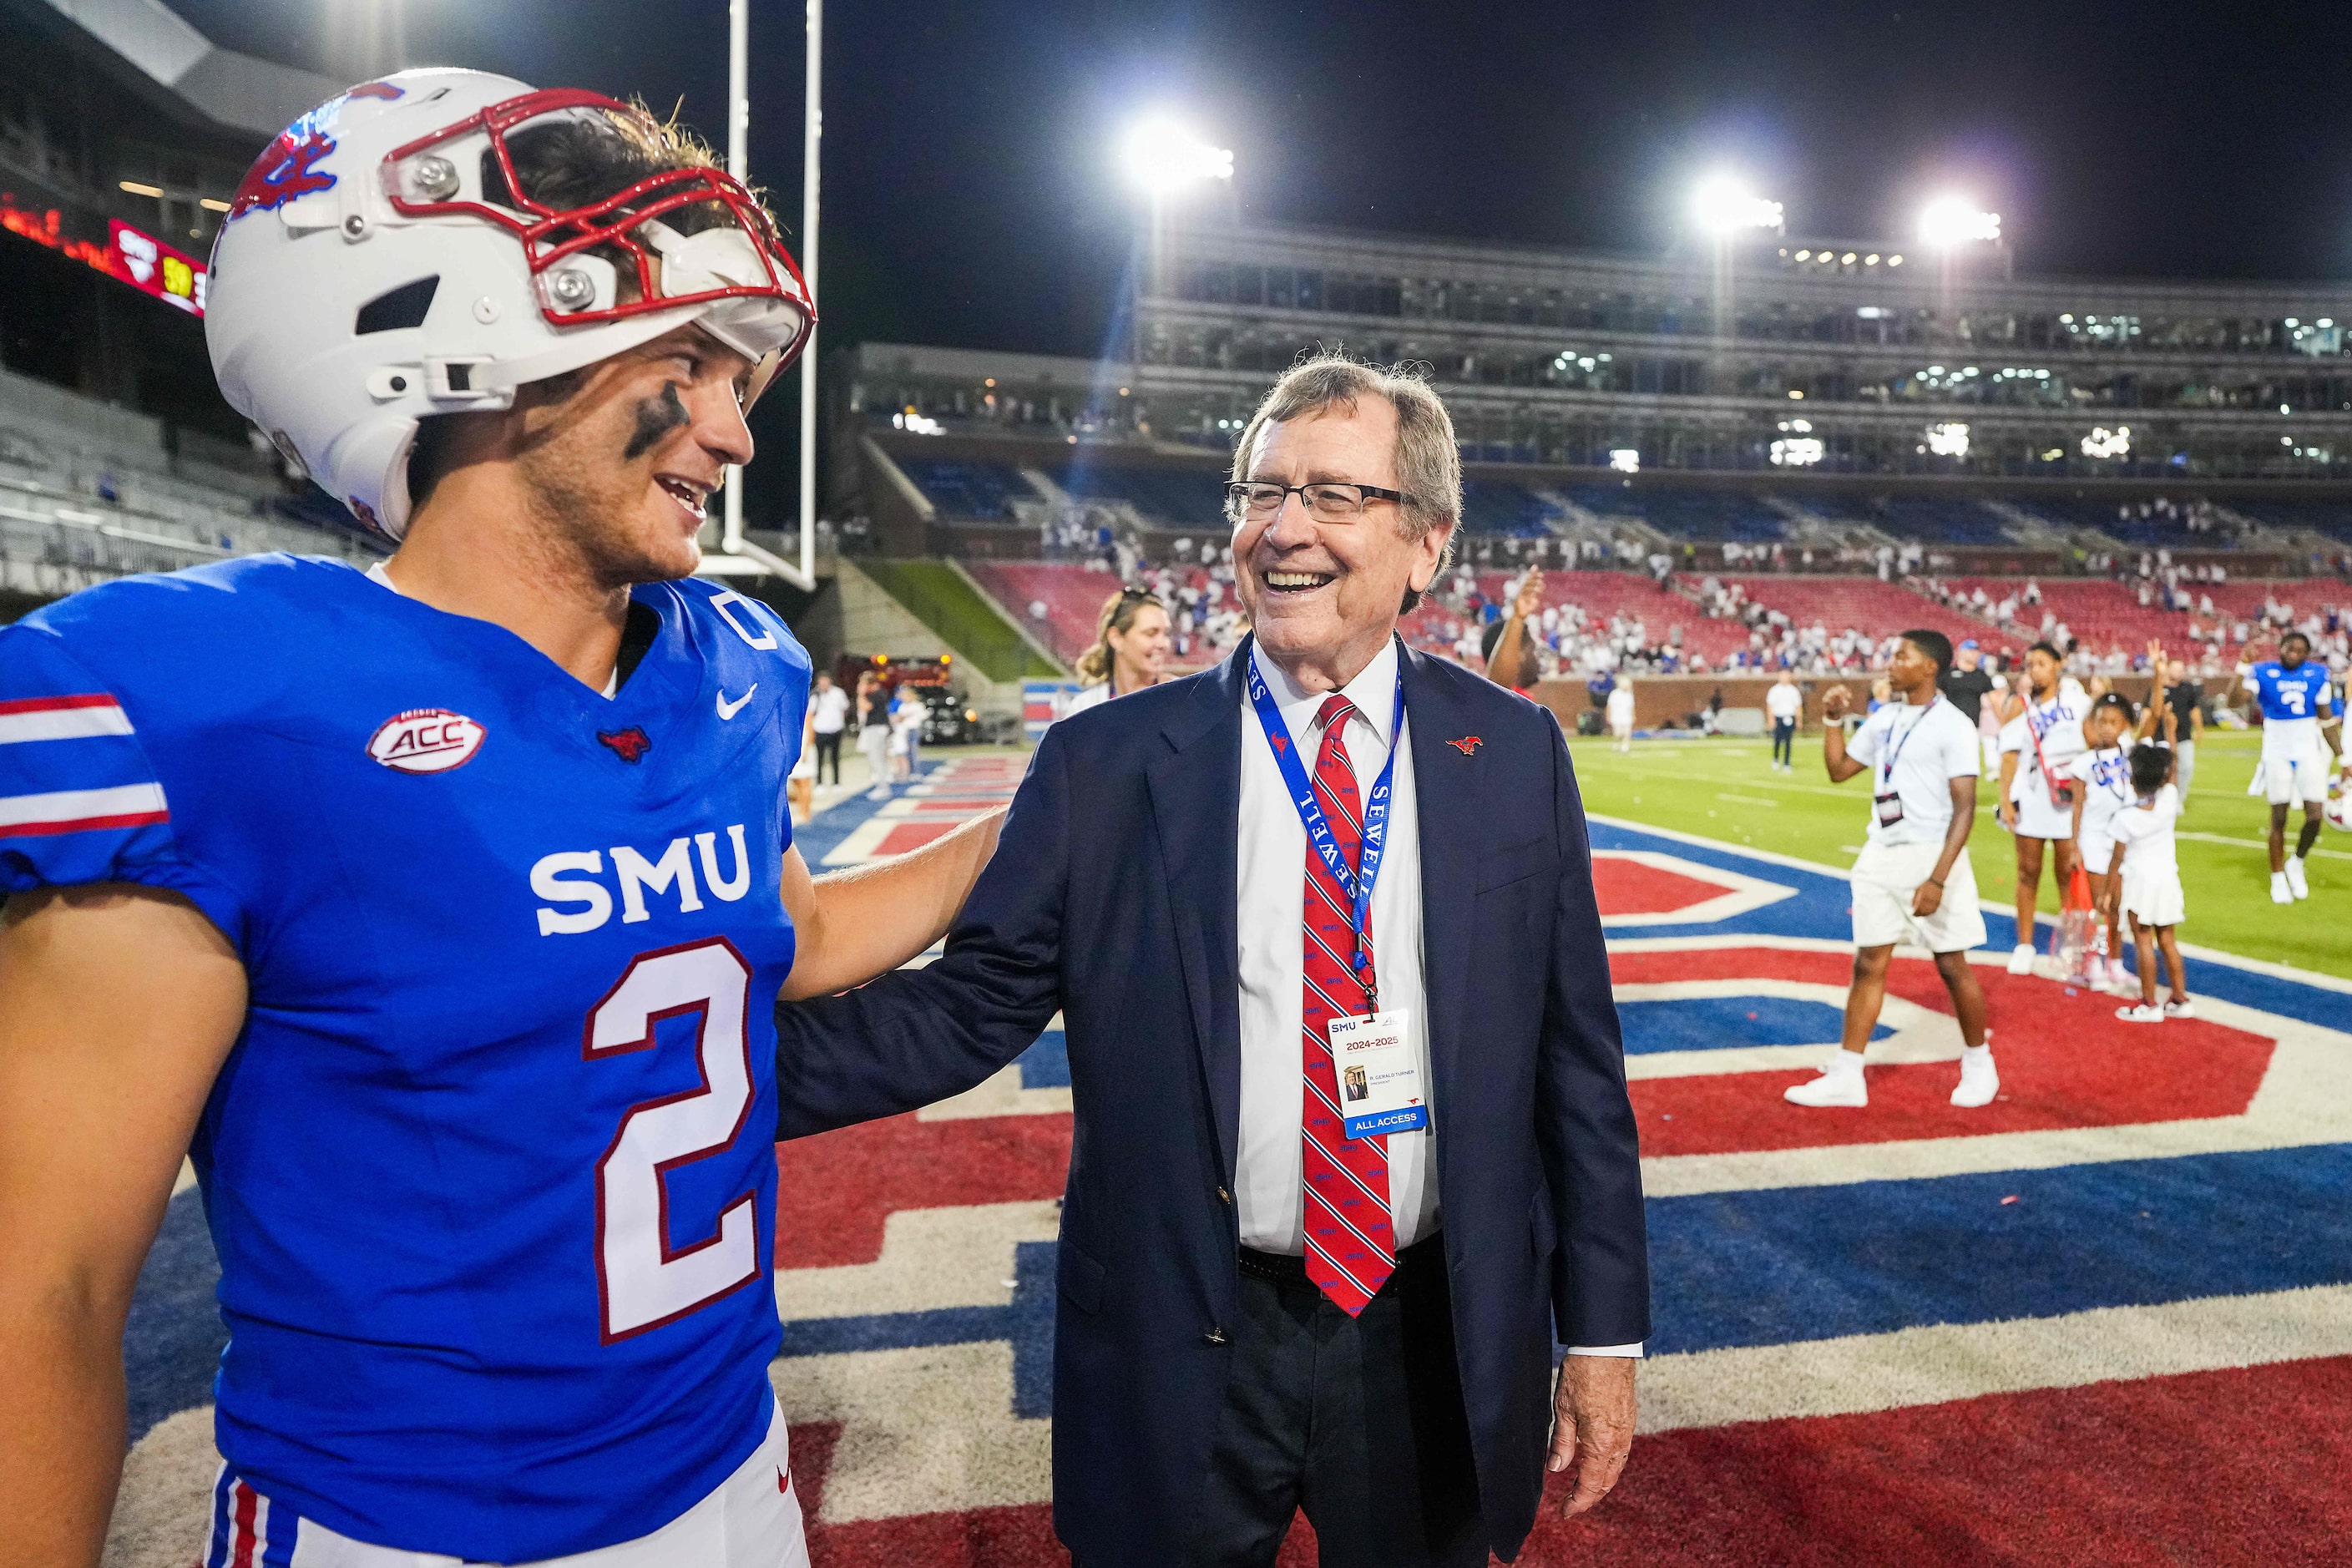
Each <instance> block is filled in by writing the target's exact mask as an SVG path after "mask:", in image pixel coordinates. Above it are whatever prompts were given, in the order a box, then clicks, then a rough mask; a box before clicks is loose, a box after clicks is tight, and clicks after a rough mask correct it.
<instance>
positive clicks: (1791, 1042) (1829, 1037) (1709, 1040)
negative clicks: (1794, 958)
mask: <svg viewBox="0 0 2352 1568" xmlns="http://www.w3.org/2000/svg"><path fill="white" fill-rule="evenodd" d="M1617 1022H1618V1024H1619V1025H1620V1026H1622V1028H1623V1030H1624V1032H1625V1054H1626V1055H1627V1056H1629V1057H1638V1056H1646V1055H1653V1054H1655V1053H1656V1052H1659V1051H1721V1050H1733V1049H1737V1048H1738V1047H1743V1046H1833V1045H1835V1044H1837V1043H1838V1038H1839V1036H1840V1035H1841V1033H1842V1032H1843V1030H1844V1028H1845V1014H1844V1013H1843V1010H1841V1009H1839V1008H1836V1007H1832V1006H1831V1005H1829V1004H1828V1003H1826V1002H1798V1001H1794V1000H1792V999H1790V998H1789V997H1786V996H1690V997H1677V998H1676V999H1675V1000H1674V1001H1671V1002H1620V1003H1618V1004H1617ZM1893 1033H1895V1031H1894V1030H1892V1029H1890V1028H1888V1027H1887V1026H1885V1025H1884V1024H1880V1025H1878V1026H1876V1027H1875V1028H1874V1029H1873V1030H1872V1031H1871V1036H1870V1037H1871V1038H1872V1039H1874V1040H1883V1039H1885V1038H1886V1037H1888V1036H1889V1035H1892V1034H1893Z"/></svg>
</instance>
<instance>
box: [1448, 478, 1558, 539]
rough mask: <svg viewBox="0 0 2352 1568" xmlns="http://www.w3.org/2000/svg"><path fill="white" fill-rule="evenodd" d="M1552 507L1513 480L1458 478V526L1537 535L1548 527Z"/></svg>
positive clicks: (1522, 536) (1527, 536)
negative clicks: (1459, 506) (1459, 522)
mask: <svg viewBox="0 0 2352 1568" xmlns="http://www.w3.org/2000/svg"><path fill="white" fill-rule="evenodd" d="M1551 515H1552V509H1551V508H1550V507H1548V506H1546V505H1545V504H1544V503H1543V502H1542V501H1540V500H1537V499H1536V498H1535V497H1534V496H1533V495H1531V494H1529V493H1528V491H1526V490H1524V489H1520V488H1519V487H1518V486H1517V485H1513V484H1504V483H1500V482H1498V481H1496V480H1494V479H1465V480H1463V481H1462V526H1463V527H1464V528H1465V529H1467V530H1469V531H1471V532H1473V533H1500V534H1508V535H1510V536H1511V537H1513V538H1517V539H1540V538H1542V537H1543V536H1544V535H1546V534H1548V533H1549V532H1550V531H1551V527H1550V524H1549V518H1550V517H1551Z"/></svg>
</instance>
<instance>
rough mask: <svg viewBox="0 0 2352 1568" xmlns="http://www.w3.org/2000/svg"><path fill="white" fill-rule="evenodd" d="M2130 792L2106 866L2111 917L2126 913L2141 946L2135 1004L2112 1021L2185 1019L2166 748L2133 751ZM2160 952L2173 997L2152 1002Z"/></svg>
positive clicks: (2176, 795) (2174, 795)
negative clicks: (2121, 910) (2131, 801)
mask: <svg viewBox="0 0 2352 1568" xmlns="http://www.w3.org/2000/svg"><path fill="white" fill-rule="evenodd" d="M2131 772H2132V788H2133V790H2134V792H2135V793H2136V794H2137V795H2138V797H2139V798H2138V800H2137V804H2135V805H2129V806H2126V807H2125V808H2124V809H2123V810H2121V811H2118V812H2116V815H2115V818H2114V821H2113V823H2112V824H2111V825H2110V827H2109V831H2110V832H2111V834H2112V835H2113V836H2114V838H2115V844H2116V847H2115V848H2114V850H2113V851H2112V853H2111V858H2109V860H2108V863H2107V870H2108V874H2109V877H2110V879H2111V880H2110V882H2109V884H2108V889H2107V900H2108V910H2109V911H2110V913H2109V918H2110V919H2112V918H2114V917H2113V912H2112V911H2113V910H2114V909H2115V907H2116V904H2118V903H2120V904H2121V905H2122V907H2123V908H2124V909H2125V910H2127V911H2129V912H2130V915H2131V918H2132V934H2133V937H2134V939H2135V940H2136V941H2137V942H2138V944H2139V994H2140V999H2139V1001H2138V1002H2137V1003H2135V1004H2133V1005H2130V1006H2126V1007H2118V1008H2116V1017H2118V1018H2121V1019H2123V1020H2125V1021H2126V1022H2127V1023H2133V1024H2161V1023H2163V1022H2164V1021H2165V1020H2166V1019H2167V1018H2191V1017H2194V1016H2196V1008H2195V1006H2194V1005H2193V1004H2191V1003H2190V1002H2189V983H2188V977H2187V975H2186V974H2185V973H2183V971H2182V969H2181V965H2180V944H2179V942H2178V940H2176V939H2175V937H2174V936H2173V931H2174V929H2175V928H2176V927H2178V926H2179V924H2180V922H2181V921H2184V920H2186V919H2188V918H2189V908H2188V900H2187V899H2186V898H2185V897H2184V896H2183V894H2182V892H2181V889H2180V858H2179V853H2178V851H2177V850H2176V848H2175V846H2174V841H2173V828H2174V826H2175V825H2176V824H2178V823H2179V820H2180V792H2179V790H2177V789H2175V788H2173V786H2172V752H2171V750H2170V749H2169V748H2168V747H2164V746H2156V745H2143V746H2139V747H2137V748H2135V749H2134V750H2133V752H2132V758H2131ZM2159 951H2160V952H2162V953H2163V955H2164V963H2165V964H2166V966H2167V968H2168V972H2169V974H2170V978H2171V982H2172V994H2171V997H2170V998H2169V999H2168V1001H2166V1002H2165V1004H2164V1005H2162V1006H2161V1007H2159V1006H2158V1005H2157V1002H2156V959H2157V953H2158V952H2159Z"/></svg>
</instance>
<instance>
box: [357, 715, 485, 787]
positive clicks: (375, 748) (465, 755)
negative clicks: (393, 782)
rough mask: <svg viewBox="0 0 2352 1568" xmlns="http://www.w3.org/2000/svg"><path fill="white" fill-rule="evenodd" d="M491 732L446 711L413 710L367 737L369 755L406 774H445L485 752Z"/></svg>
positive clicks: (378, 728)
mask: <svg viewBox="0 0 2352 1568" xmlns="http://www.w3.org/2000/svg"><path fill="white" fill-rule="evenodd" d="M488 732H489V731H487V730H485V729H484V728H483V727H482V726H481V725H479V724H478V723H476V722H475V721H473V720H471V719H468V718H467V717H466V716H465V715H464V714H463V713H452V712H450V711H449V710H447V709H446V708H411V709H410V710H408V711H406V712H404V713H395V714H394V715H393V716H392V717H391V718H389V719H386V720H385V721H383V723H382V724H381V725H379V726H378V727H377V729H376V732H375V733H374V734H373V735H371V736H369V737H368V745H367V751H368V755H369V756H371V757H373V758H374V759H375V760H376V761H377V762H379V763H383V765H384V766H385V767H388V768H396V769H398V770H399V771H400V772H402V773H447V772H448V771H449V770H450V769H451V768H462V767H464V766H465V765H466V764H467V763H470V762H472V761H473V760H474V753H475V752H478V751H480V750H481V749H482V739H483V737H484V736H485V735H487V734H488Z"/></svg>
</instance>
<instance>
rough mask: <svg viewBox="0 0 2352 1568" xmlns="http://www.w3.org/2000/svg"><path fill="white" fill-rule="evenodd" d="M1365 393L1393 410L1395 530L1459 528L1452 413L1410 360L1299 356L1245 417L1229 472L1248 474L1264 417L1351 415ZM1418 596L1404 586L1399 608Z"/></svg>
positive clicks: (1449, 546) (1413, 534)
mask: <svg viewBox="0 0 2352 1568" xmlns="http://www.w3.org/2000/svg"><path fill="white" fill-rule="evenodd" d="M1363 397H1384V398H1386V399H1387V400H1388V403H1389V406H1390V407H1391V408H1393V409H1395V410H1396V417H1397V444H1396V468H1397V488H1398V489H1401V490H1402V491H1403V492H1404V503H1403V504H1402V506H1400V507H1399V508H1398V509H1397V511H1398V517H1397V526H1398V529H1399V531H1402V533H1403V535H1404V536H1405V538H1407V539H1409V540H1414V541H1418V540H1421V539H1423V538H1424V537H1426V536H1427V534H1428V532H1429V531H1430V530H1431V529H1433V528H1435V527H1438V526H1439V525H1440V524H1443V525H1444V527H1445V528H1447V529H1448V530H1451V531H1458V530H1459V527H1460V524H1461V521H1462V451H1461V448H1460V447H1456V446H1455V445H1454V418H1453V416H1451V415H1449V414H1447V413H1446V412H1445V405H1444V403H1442V402H1440V401H1439V400H1438V396H1437V394H1436V393H1434V392H1433V391H1432V390H1430V385H1429V382H1428V380H1427V379H1426V378H1425V377H1424V376H1423V374H1422V371H1421V370H1420V368H1419V367H1417V366H1414V365H1411V364H1398V365H1391V366H1388V367H1386V368H1383V367H1381V366H1380V365H1374V364H1365V363H1362V362H1360V361H1358V360H1352V359H1349V358H1348V357H1347V356H1346V355H1345V354H1339V353H1318V354H1315V355H1313V356H1312V357H1309V358H1303V359H1301V360H1300V361H1299V362H1298V363H1297V364H1294V365H1292V366H1291V367H1290V368H1289V369H1288V370H1286V371H1285V372H1283V373H1282V379H1281V380H1279V381H1277V382H1276V383H1275V384H1274V387H1273V390H1272V391H1270V392H1268V393H1267V394H1266V395H1265V400H1264V401H1263V402H1261V403H1259V405H1257V412H1256V413H1255V414H1253V415H1251V416H1250V422H1249V425H1248V426H1247V427H1246V428H1245V429H1244V430H1243V431H1242V438H1241V441H1240V444H1239V445H1237V446H1236V447H1234V479H1248V478H1249V473H1250V468H1252V466H1253V465H1255V463H1256V461H1257V448H1258V443H1259V441H1260V440H1261V439H1263V438H1264V436H1265V427H1266V426H1267V425H1268V424H1270V423H1273V422H1275V421H1277V420H1281V421H1287V420H1292V419H1301V418H1304V417H1306V416H1307V415H1310V414H1319V413H1321V412H1323V411H1324V410H1325V409H1327V408H1344V409H1346V410H1347V411H1348V412H1349V413H1350V414H1353V413H1354V412H1355V411H1356V404H1357V400H1358V399H1360V398H1363ZM1453 554H1454V533H1453V532H1449V534H1448V536H1447V538H1446V541H1445V550H1444V553H1443V554H1441V555H1440V556H1439V557H1438V560H1437V570H1438V572H1440V573H1443V572H1444V570H1445V565H1446V563H1447V561H1448V560H1450V559H1451V558H1452V556H1453ZM1434 580H1435V579H1434V578H1432V581H1434ZM1419 603H1421V595H1420V594H1418V593H1416V592H1415V591H1414V590H1412V588H1410V587H1408V588H1407V589H1406V590H1405V593H1404V611H1403V612H1402V613H1410V612H1411V611H1412V607H1413V606H1414V605H1418V604H1419Z"/></svg>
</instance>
